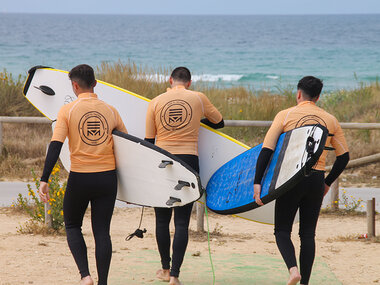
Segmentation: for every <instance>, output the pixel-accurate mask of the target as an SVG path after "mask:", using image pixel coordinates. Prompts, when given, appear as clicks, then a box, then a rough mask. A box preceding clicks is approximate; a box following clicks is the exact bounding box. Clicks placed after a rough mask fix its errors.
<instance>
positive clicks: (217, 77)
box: [136, 74, 243, 82]
mask: <svg viewBox="0 0 380 285" xmlns="http://www.w3.org/2000/svg"><path fill="white" fill-rule="evenodd" d="M169 77H170V76H169V75H164V74H144V75H137V76H136V79H144V80H149V81H154V82H165V81H169ZM242 77H243V75H240V74H200V75H198V74H195V75H192V76H191V79H192V81H193V82H197V81H203V82H218V81H230V82H231V81H238V80H240V79H241V78H242Z"/></svg>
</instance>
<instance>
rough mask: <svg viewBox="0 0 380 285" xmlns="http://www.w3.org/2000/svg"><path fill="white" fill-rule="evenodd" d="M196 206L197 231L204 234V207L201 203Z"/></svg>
mask: <svg viewBox="0 0 380 285" xmlns="http://www.w3.org/2000/svg"><path fill="white" fill-rule="evenodd" d="M196 204H197V231H198V232H204V231H205V219H204V215H205V205H204V204H202V203H196Z"/></svg>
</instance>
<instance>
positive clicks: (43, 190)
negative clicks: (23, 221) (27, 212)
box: [38, 181, 50, 203]
mask: <svg viewBox="0 0 380 285" xmlns="http://www.w3.org/2000/svg"><path fill="white" fill-rule="evenodd" d="M38 192H39V194H40V199H41V201H42V202H44V203H47V202H48V201H49V200H50V195H49V187H48V184H47V183H46V182H43V181H41V182H40V188H39V189H38Z"/></svg>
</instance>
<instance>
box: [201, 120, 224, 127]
mask: <svg viewBox="0 0 380 285" xmlns="http://www.w3.org/2000/svg"><path fill="white" fill-rule="evenodd" d="M201 122H202V123H203V124H205V125H206V126H209V127H211V128H213V129H221V128H224V120H223V119H222V120H221V121H220V122H219V123H217V124H214V123H212V122H210V120H209V119H207V118H203V119H202V120H201Z"/></svg>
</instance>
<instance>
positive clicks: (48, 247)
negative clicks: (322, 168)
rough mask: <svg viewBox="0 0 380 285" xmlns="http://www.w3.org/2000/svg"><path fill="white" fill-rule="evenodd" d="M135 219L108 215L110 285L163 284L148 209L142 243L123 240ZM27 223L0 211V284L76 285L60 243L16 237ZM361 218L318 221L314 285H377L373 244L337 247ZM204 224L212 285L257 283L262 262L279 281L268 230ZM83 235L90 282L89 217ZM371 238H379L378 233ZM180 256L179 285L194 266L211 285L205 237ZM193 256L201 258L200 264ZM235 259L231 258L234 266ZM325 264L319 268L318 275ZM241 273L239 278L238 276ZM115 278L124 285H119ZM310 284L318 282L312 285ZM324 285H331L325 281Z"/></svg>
mask: <svg viewBox="0 0 380 285" xmlns="http://www.w3.org/2000/svg"><path fill="white" fill-rule="evenodd" d="M139 215H140V210H139V209H117V210H116V211H115V215H114V218H113V221H112V240H113V250H114V254H113V259H112V265H111V272H110V284H145V283H149V284H163V283H160V282H156V281H155V279H154V270H155V269H156V268H158V267H159V259H158V254H157V252H156V250H157V247H156V243H155V240H154V213H153V211H152V209H147V211H146V214H145V216H144V221H143V227H146V228H147V229H148V233H147V234H146V235H145V238H144V239H137V238H133V239H132V240H131V241H129V242H126V241H125V240H124V239H125V237H126V236H127V235H128V234H129V233H131V232H133V231H134V230H135V229H136V227H137V225H138V221H139ZM27 219H28V217H27V216H25V215H22V214H18V213H15V212H12V211H11V210H9V209H8V208H0V225H1V226H0V253H1V256H0V284H1V285H6V284H7V285H8V284H12V285H13V284H39V285H40V284H41V285H45V284H78V280H79V275H78V273H77V269H76V266H75V264H74V262H73V259H72V256H71V254H70V252H69V249H68V247H67V244H66V239H65V237H64V236H41V235H25V234H19V233H18V232H17V227H18V226H19V225H20V224H23V223H24V222H25V221H26V220H27ZM365 219H366V218H365V217H364V216H362V217H352V216H351V217H347V216H345V217H337V216H327V215H324V216H322V217H321V218H320V221H319V225H318V230H317V265H316V268H321V269H316V268H315V270H314V274H313V276H315V278H319V277H318V274H319V273H321V272H318V271H319V270H327V271H326V272H328V273H329V272H331V271H332V272H331V276H333V277H334V275H335V276H336V277H334V278H335V280H336V279H338V280H339V281H340V282H342V283H343V284H377V283H380V243H369V242H365V241H364V242H361V241H342V240H343V239H342V238H341V237H347V236H349V235H351V234H360V233H365V232H366V220H365ZM209 221H210V230H211V231H213V230H215V231H216V232H217V233H216V234H214V235H212V241H211V248H212V255H213V257H214V259H215V264H216V275H217V283H216V284H259V283H254V282H253V283H249V282H248V281H249V280H251V279H250V278H254V277H253V276H250V274H249V273H250V270H251V271H252V272H255V274H256V276H257V278H259V277H258V272H264V271H262V270H261V269H258V268H255V266H257V265H258V264H255V262H256V263H257V262H260V263H261V262H265V260H267V261H268V260H272V261H273V262H272V263H271V264H273V268H272V271H273V272H274V271H276V273H274V274H278V277H276V278H277V279H276V280H282V278H286V276H287V274H286V268H285V266H284V265H283V263H282V261H281V258H280V255H279V252H278V250H277V247H276V244H275V242H274V236H273V227H272V226H267V225H261V224H257V223H253V222H248V221H245V220H243V219H239V218H234V217H230V216H219V215H214V214H211V216H210V217H209ZM195 227H196V221H195V219H192V221H191V228H192V229H195ZM83 232H84V234H85V238H86V242H87V245H88V249H89V250H88V252H89V259H90V270H91V272H92V274H93V275H94V276H96V271H95V268H96V267H95V262H94V243H93V238H92V234H91V231H90V219H89V216H88V215H86V218H85V222H84V228H83ZM297 232H298V230H297V229H296V228H295V230H294V237H293V238H294V240H295V241H296V242H295V247H296V248H297V249H298V248H299V243H298V237H297ZM378 234H380V233H379V231H378ZM187 252H188V256H187V257H186V259H185V262H184V265H183V268H182V269H183V270H182V275H181V276H182V278H183V280H184V281H186V280H187V282H186V284H194V283H192V280H196V279H194V278H196V276H194V272H192V271H194V270H192V268H195V267H194V266H198V267H199V269H197V270H199V272H203V271H204V272H203V273H202V274H204V276H205V277H204V279H203V280H204V283H203V282H201V283H202V284H212V274H211V270H210V268H209V260H208V246H207V241H206V239H205V236H204V235H197V234H195V233H193V232H192V233H191V240H190V243H189V246H188V251H187ZM192 255H200V257H197V256H192ZM227 257H228V258H227ZM235 257H236V259H233V258H235ZM197 258H198V259H197ZM258 260H262V261H258ZM240 261H241V263H242V264H240V265H239V266H240V267H239V266H237V267H236V268H235V265H236V264H237V263H239V262H240ZM326 264H327V265H326ZM140 265H141V266H140ZM193 265H194V266H193ZM324 265H325V267H326V268H325V269H323V268H322V267H323V266H324ZM269 266H272V265H269ZM240 269H241V270H243V271H239V270H240ZM244 270H245V271H244ZM260 270H261V271H260ZM239 272H240V273H239ZM241 272H245V273H248V274H247V275H246V277H244V276H241ZM322 273H323V272H322ZM199 274H201V273H199ZM234 274H235V275H234ZM252 274H253V273H252ZM266 274H268V273H266ZM323 274H324V273H323ZM329 274H330V273H329ZM232 276H238V277H239V276H240V279H239V280H240V281H236V282H234V281H231V280H230V278H232ZM122 278H124V279H123V280H124V281H120V280H121V279H122ZM125 278H126V279H125ZM202 278H203V277H202ZM118 280H119V281H118ZM128 280H129V281H128ZM228 280H230V281H228ZM244 280H246V282H244ZM252 280H254V279H252ZM273 280H274V279H273ZM318 280H319V279H318ZM331 280H332V279H331ZM111 281H112V282H111ZM218 281H219V282H218ZM284 281H285V280H284ZM197 282H199V281H197ZM247 282H248V283H247ZM331 282H332V281H331ZM198 284H199V283H198ZM262 284H264V283H262ZM265 284H282V282H277V281H276V282H274V281H273V282H272V283H265ZM311 284H319V283H315V282H314V283H313V282H312V283H311ZM324 284H330V283H328V282H324ZM331 284H340V283H339V282H338V283H331Z"/></svg>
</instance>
